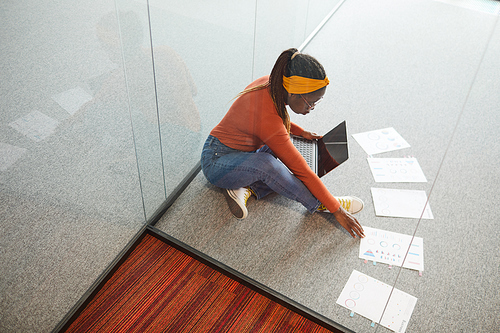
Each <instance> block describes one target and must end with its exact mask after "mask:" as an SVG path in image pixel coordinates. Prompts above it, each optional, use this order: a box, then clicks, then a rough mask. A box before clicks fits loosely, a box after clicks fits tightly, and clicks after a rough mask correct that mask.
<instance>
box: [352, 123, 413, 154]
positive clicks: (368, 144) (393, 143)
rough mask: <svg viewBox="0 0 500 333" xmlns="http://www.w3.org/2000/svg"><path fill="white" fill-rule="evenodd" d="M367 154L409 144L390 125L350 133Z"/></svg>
mask: <svg viewBox="0 0 500 333" xmlns="http://www.w3.org/2000/svg"><path fill="white" fill-rule="evenodd" d="M352 136H353V138H354V139H356V141H357V142H358V143H359V145H360V146H361V148H363V149H364V151H365V152H366V153H367V154H368V155H373V154H379V153H385V152H388V151H393V150H398V149H403V148H408V147H410V145H409V144H408V142H406V141H405V139H403V137H402V136H401V135H399V133H398V132H396V130H395V129H394V128H392V127H388V128H384V129H381V130H376V131H370V132H364V133H358V134H353V135H352Z"/></svg>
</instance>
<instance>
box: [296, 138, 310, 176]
mask: <svg viewBox="0 0 500 333" xmlns="http://www.w3.org/2000/svg"><path fill="white" fill-rule="evenodd" d="M292 143H293V145H294V146H295V148H297V150H298V151H299V153H300V154H301V155H302V156H303V157H304V159H305V160H306V162H307V164H308V165H309V167H310V168H311V170H314V144H313V142H312V141H311V140H306V139H304V138H301V137H296V136H292Z"/></svg>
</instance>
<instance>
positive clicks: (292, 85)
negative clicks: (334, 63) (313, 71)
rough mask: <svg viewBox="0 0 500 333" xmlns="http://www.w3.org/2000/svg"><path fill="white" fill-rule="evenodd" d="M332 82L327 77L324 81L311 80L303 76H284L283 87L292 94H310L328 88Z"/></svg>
mask: <svg viewBox="0 0 500 333" xmlns="http://www.w3.org/2000/svg"><path fill="white" fill-rule="evenodd" d="M329 83H330V81H329V80H328V77H326V76H325V79H324V80H318V79H309V78H307V77H302V76H295V75H294V76H290V77H286V76H283V87H284V88H285V89H286V91H288V92H289V93H290V94H308V93H311V92H313V91H316V90H318V89H321V88H323V87H326V86H327V85H328V84H329Z"/></svg>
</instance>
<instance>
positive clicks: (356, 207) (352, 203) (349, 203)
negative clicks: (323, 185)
mask: <svg viewBox="0 0 500 333" xmlns="http://www.w3.org/2000/svg"><path fill="white" fill-rule="evenodd" d="M335 198H336V199H337V200H338V201H339V202H340V205H341V206H342V208H344V209H345V210H346V211H348V212H349V213H351V214H356V213H359V212H360V211H362V210H363V207H364V206H365V204H364V203H363V200H361V199H360V198H357V197H353V196H345V197H335ZM317 211H318V212H323V213H330V211H329V210H328V209H327V208H326V207H325V206H323V204H321V205H319V207H318V209H317Z"/></svg>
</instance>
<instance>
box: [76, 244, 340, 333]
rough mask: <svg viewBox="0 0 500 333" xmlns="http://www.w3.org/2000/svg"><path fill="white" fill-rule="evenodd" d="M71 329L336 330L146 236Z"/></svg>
mask: <svg viewBox="0 0 500 333" xmlns="http://www.w3.org/2000/svg"><path fill="white" fill-rule="evenodd" d="M66 332H141V333H142V332H331V331H330V330H327V329H326V328H324V327H321V326H319V325H318V324H316V323H314V322H313V321H311V320H309V319H307V318H305V317H303V316H301V315H299V314H297V313H296V312H293V311H292V310H290V309H288V308H286V307H284V306H282V305H280V304H278V303H276V302H274V301H272V300H270V299H269V298H267V297H265V296H263V295H261V294H259V293H257V292H255V291H253V290H252V289H250V288H248V287H246V286H244V285H242V284H241V283H238V282H236V281H235V280H233V279H231V278H229V277H227V276H225V275H223V274H221V273H220V272H218V271H216V270H214V269H212V268H210V267H209V266H207V265H205V264H203V263H201V262H199V261H197V260H195V259H193V258H192V257H190V256H188V255H186V254H184V253H183V252H181V251H178V250H176V249H175V248H173V247H171V246H169V245H168V244H166V243H165V242H163V241H161V240H159V239H157V238H156V237H153V236H151V235H149V234H148V235H146V236H145V238H144V239H143V240H142V241H141V242H140V244H139V245H138V246H137V247H136V248H135V249H134V250H133V252H132V253H131V254H130V256H129V257H128V258H127V259H126V260H125V262H124V263H123V264H122V265H121V266H120V267H119V268H118V270H117V271H116V272H115V273H114V274H113V275H112V276H111V278H110V279H109V280H108V281H107V282H106V283H105V284H104V286H103V287H102V288H101V289H100V290H99V291H98V293H97V294H96V295H95V296H94V297H93V299H92V300H91V301H90V303H89V304H88V305H87V306H86V307H85V308H84V309H83V311H82V312H81V313H80V314H79V316H78V317H77V318H76V319H75V320H74V321H73V322H72V323H71V324H70V326H69V327H68V329H67V330H66Z"/></svg>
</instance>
